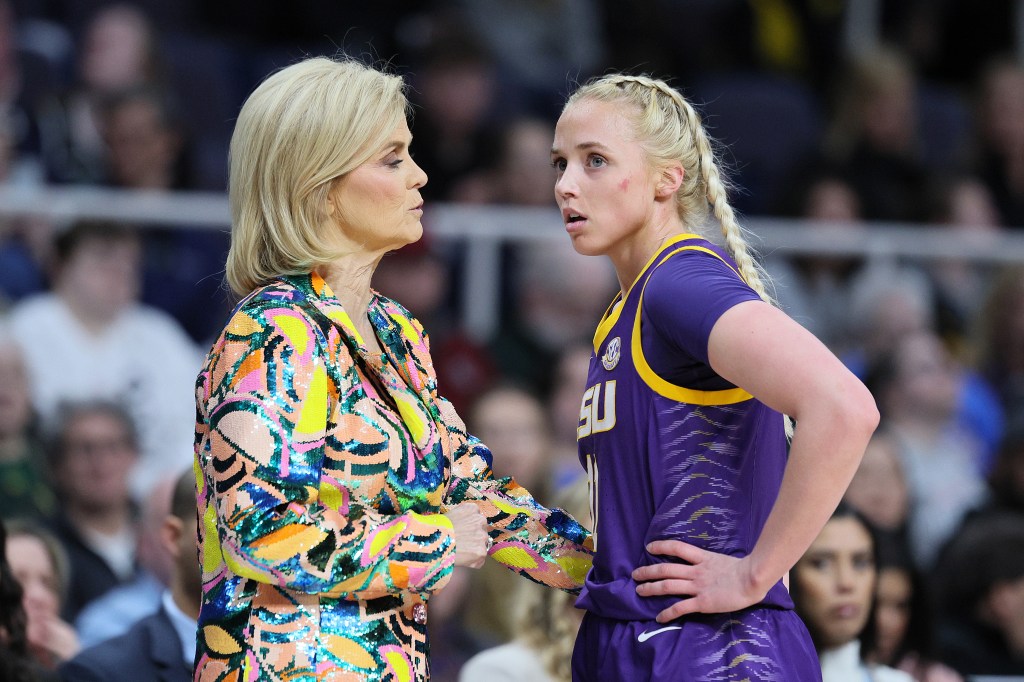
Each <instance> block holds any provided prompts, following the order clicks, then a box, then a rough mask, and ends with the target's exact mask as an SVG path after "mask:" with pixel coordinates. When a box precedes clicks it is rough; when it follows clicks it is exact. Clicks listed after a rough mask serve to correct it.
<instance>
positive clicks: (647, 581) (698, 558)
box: [633, 540, 770, 623]
mask: <svg viewBox="0 0 1024 682" xmlns="http://www.w3.org/2000/svg"><path fill="white" fill-rule="evenodd" d="M647 551H648V552H650V553H651V554H660V555H663V556H671V557H676V558H679V559H682V560H683V561H685V562H686V563H684V564H681V563H674V562H672V563H660V564H653V565H651V566H641V567H640V568H638V569H636V570H634V571H633V579H634V580H636V581H637V582H638V583H640V584H639V585H637V586H636V592H637V594H639V595H640V596H642V597H656V596H663V595H678V596H685V597H688V599H682V600H680V601H677V602H676V603H675V604H673V605H672V606H670V607H668V608H667V609H665V610H664V611H662V612H661V613H659V614H658V619H657V620H658V622H659V623H667V622H668V621H670V620H674V619H676V618H679V617H680V616H683V615H685V614H688V613H725V612H728V611H738V610H740V609H744V608H746V607H748V606H750V605H752V604H756V603H757V602H759V601H761V599H763V598H764V596H765V594H767V592H768V589H767V588H764V589H761V588H759V587H758V586H757V585H756V584H755V581H754V579H753V575H752V574H751V571H750V562H749V561H748V560H747V559H738V558H736V557H732V556H728V555H726V554H718V553H716V552H709V551H707V550H704V549H700V548H699V547H694V546H693V545H689V544H687V543H685V542H680V541H678V540H657V541H655V542H652V543H650V544H649V545H647ZM769 587H770V586H769Z"/></svg>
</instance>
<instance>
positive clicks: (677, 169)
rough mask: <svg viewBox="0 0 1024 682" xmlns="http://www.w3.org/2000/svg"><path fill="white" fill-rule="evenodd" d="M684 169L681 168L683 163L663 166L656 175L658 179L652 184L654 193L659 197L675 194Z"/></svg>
mask: <svg viewBox="0 0 1024 682" xmlns="http://www.w3.org/2000/svg"><path fill="white" fill-rule="evenodd" d="M685 174H686V171H685V170H683V165H682V164H680V163H674V164H672V165H671V166H668V167H666V168H663V169H662V170H661V173H660V174H659V176H658V181H657V183H656V184H655V186H654V190H655V193H656V194H657V196H658V198H659V199H664V198H667V197H672V196H675V194H676V192H678V191H679V188H680V187H681V186H682V184H683V176H684V175H685Z"/></svg>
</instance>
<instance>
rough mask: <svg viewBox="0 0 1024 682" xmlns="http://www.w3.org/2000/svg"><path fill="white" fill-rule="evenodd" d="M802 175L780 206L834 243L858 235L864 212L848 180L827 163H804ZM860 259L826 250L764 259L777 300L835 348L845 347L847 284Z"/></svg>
mask: <svg viewBox="0 0 1024 682" xmlns="http://www.w3.org/2000/svg"><path fill="white" fill-rule="evenodd" d="M802 175H803V177H802V178H800V179H798V180H797V182H796V187H797V189H796V190H795V191H794V195H795V196H794V198H793V199H791V200H790V201H789V202H787V203H790V204H791V205H790V206H789V207H787V208H785V212H786V213H788V214H790V215H793V216H796V217H800V218H806V219H807V220H809V221H810V224H809V227H810V228H811V229H813V230H815V231H816V232H817V233H819V234H821V235H822V236H823V237H824V236H826V235H827V238H828V239H830V240H831V241H833V242H835V243H837V244H840V245H841V244H844V243H851V241H854V240H860V239H861V238H862V235H863V227H864V223H863V213H862V210H861V200H860V197H859V196H858V194H857V190H856V188H855V187H854V185H853V183H852V181H851V180H850V179H849V178H848V177H847V176H846V175H845V174H844V173H843V172H842V171H841V170H839V169H837V168H834V167H831V166H829V165H823V166H819V165H812V166H809V167H807V168H806V169H804V171H803V174H802ZM862 265H863V260H862V259H861V258H858V257H855V256H842V255H825V254H797V255H793V256H789V257H788V258H780V257H778V256H776V257H774V258H771V259H769V260H767V261H766V263H765V267H766V268H767V270H768V272H769V274H770V275H771V278H772V281H773V282H774V283H775V295H776V298H777V300H778V302H779V306H780V307H781V308H782V309H783V310H785V311H786V312H787V313H788V314H789V315H790V316H791V317H792V318H793V319H795V320H796V321H797V322H799V323H800V324H801V325H803V326H804V327H806V328H807V329H808V330H809V331H810V332H811V333H812V334H814V335H815V336H816V337H818V339H820V340H821V341H822V342H823V343H824V344H825V345H827V346H828V347H829V348H830V349H831V350H832V352H834V353H843V352H846V351H847V350H848V348H846V347H845V346H846V345H847V344H848V343H849V338H850V328H849V305H850V297H851V287H852V282H853V281H854V278H855V275H856V273H857V272H858V271H859V270H860V268H861V266H862Z"/></svg>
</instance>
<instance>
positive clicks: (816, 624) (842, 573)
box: [790, 504, 912, 682]
mask: <svg viewBox="0 0 1024 682" xmlns="http://www.w3.org/2000/svg"><path fill="white" fill-rule="evenodd" d="M875 551H876V547H875V540H874V537H873V535H872V533H871V527H870V526H869V525H868V523H867V521H865V520H864V519H863V518H861V516H860V515H859V514H857V512H855V511H854V510H853V509H852V508H851V507H848V506H846V505H844V504H840V505H839V507H838V508H837V509H836V511H835V512H834V513H833V514H832V517H831V518H830V519H829V520H828V522H827V523H826V524H825V526H824V527H823V528H822V529H821V533H819V534H818V537H817V538H816V539H815V540H814V542H812V543H811V545H810V547H808V548H807V551H806V552H804V555H803V556H802V557H801V558H800V560H799V561H797V563H796V565H795V566H794V567H793V570H792V571H791V572H790V591H791V592H792V595H793V603H794V604H795V605H796V610H797V613H799V614H800V617H801V618H802V619H803V621H804V623H806V624H807V629H808V630H809V631H810V633H811V639H812V641H813V642H814V647H815V649H817V651H818V657H819V658H820V660H821V673H822V680H823V682H847V681H849V680H858V681H859V680H864V679H870V680H874V682H911V680H912V678H911V677H910V676H909V675H907V674H906V673H904V672H900V671H898V670H893V669H892V668H888V667H886V666H883V665H878V664H875V663H870V662H869V661H868V659H867V657H866V656H867V654H868V652H869V651H870V650H871V648H872V646H873V643H874V634H875V633H874V629H875V627H874V621H873V614H874V601H875V581H876V578H877V573H876V565H875Z"/></svg>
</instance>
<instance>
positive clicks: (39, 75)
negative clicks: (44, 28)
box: [0, 0, 59, 181]
mask: <svg viewBox="0 0 1024 682" xmlns="http://www.w3.org/2000/svg"><path fill="white" fill-rule="evenodd" d="M15 11H16V7H15V3H12V2H10V1H9V0H0V119H7V128H8V129H7V132H8V134H9V135H10V136H11V140H10V143H11V147H12V149H13V150H14V152H15V154H17V155H18V156H23V157H24V158H26V160H28V161H29V165H28V166H27V167H26V168H25V170H26V171H27V172H28V177H27V178H26V179H30V180H31V181H36V180H37V178H38V176H39V175H40V174H41V170H42V169H41V168H40V166H39V163H38V156H39V151H40V150H39V143H40V141H39V121H38V118H37V116H36V108H37V106H38V104H39V101H40V100H42V99H44V98H46V97H48V96H50V95H52V93H53V92H54V91H56V89H57V88H58V76H59V74H57V73H56V70H55V69H54V68H53V66H52V65H51V64H49V63H48V62H47V60H46V59H45V58H44V57H43V56H42V55H40V54H37V53H34V52H33V51H31V50H27V49H23V47H22V43H21V41H20V40H19V36H18V23H17V18H18V17H16V16H15Z"/></svg>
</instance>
